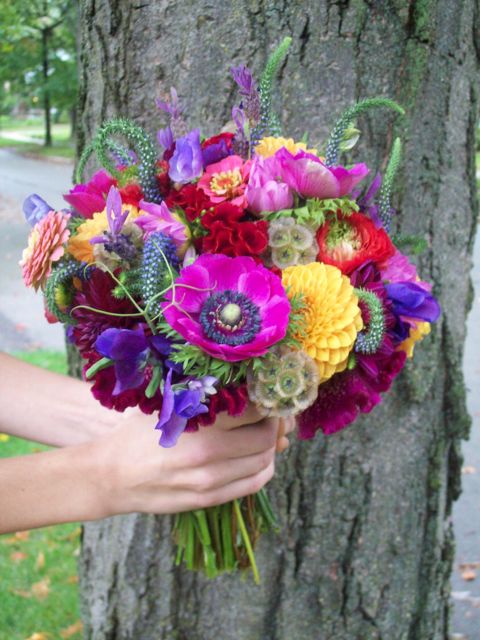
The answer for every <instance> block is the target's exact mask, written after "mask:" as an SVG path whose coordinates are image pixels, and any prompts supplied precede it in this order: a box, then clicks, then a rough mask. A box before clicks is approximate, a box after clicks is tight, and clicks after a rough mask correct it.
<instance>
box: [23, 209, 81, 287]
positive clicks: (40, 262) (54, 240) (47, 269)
mask: <svg viewBox="0 0 480 640" xmlns="http://www.w3.org/2000/svg"><path fill="white" fill-rule="evenodd" d="M69 219H70V215H69V214H66V213H64V212H63V211H50V212H49V213H47V215H46V216H45V217H44V218H42V219H41V220H40V222H37V224H36V225H35V226H34V227H33V229H32V231H31V233H30V236H29V238H28V246H27V248H26V249H24V251H23V255H22V259H21V260H20V266H21V267H22V275H23V280H24V282H25V284H26V285H27V287H32V286H33V287H34V288H35V290H37V289H38V288H39V287H43V286H44V284H45V282H46V280H47V278H48V276H49V275H50V273H51V272H52V264H53V263H54V262H56V261H57V260H60V258H61V257H62V256H63V255H64V253H65V248H64V244H65V243H66V242H67V240H68V237H69V235H70V231H69V229H68V228H67V223H68V220H69Z"/></svg>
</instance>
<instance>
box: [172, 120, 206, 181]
mask: <svg viewBox="0 0 480 640" xmlns="http://www.w3.org/2000/svg"><path fill="white" fill-rule="evenodd" d="M202 172H203V156H202V148H201V145H200V129H194V130H193V131H190V133H188V134H187V135H186V136H184V137H183V138H178V140H177V141H176V143H175V151H174V152H173V156H172V157H171V159H170V167H169V170H168V175H169V176H170V179H171V180H173V182H180V183H181V184H186V183H187V182H191V181H192V180H194V179H195V178H198V177H199V176H200V175H202Z"/></svg>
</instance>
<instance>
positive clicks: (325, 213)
mask: <svg viewBox="0 0 480 640" xmlns="http://www.w3.org/2000/svg"><path fill="white" fill-rule="evenodd" d="M289 43H290V39H289V38H287V39H285V41H284V42H283V43H282V44H281V45H280V46H279V47H278V49H277V50H276V51H275V52H274V53H273V55H272V56H271V58H270V59H269V61H268V64H267V66H266V69H265V71H264V73H263V75H262V77H261V80H260V82H259V83H258V84H257V82H256V81H255V80H254V78H253V76H252V74H251V72H250V71H249V70H248V69H247V68H246V67H245V66H243V65H241V66H239V67H236V68H232V73H233V77H234V80H235V82H236V83H237V84H238V87H239V92H240V96H241V102H240V105H239V106H236V107H234V109H233V111H232V118H233V121H232V123H231V124H232V126H231V127H230V128H231V129H233V131H231V132H229V131H226V132H223V133H220V134H218V135H215V136H213V137H210V138H204V137H202V136H201V134H200V130H199V129H193V130H191V131H188V130H187V128H186V125H185V122H184V119H183V114H182V109H181V107H180V105H179V102H178V98H177V94H176V92H175V90H174V89H172V91H171V98H170V100H169V101H166V102H165V101H158V103H157V104H158V108H159V110H160V111H162V112H166V113H167V114H168V116H169V125H168V126H167V127H166V128H164V129H162V130H160V131H159V132H158V135H157V139H158V143H159V147H160V148H158V147H157V146H156V145H155V143H154V142H153V140H152V139H151V138H150V137H149V135H148V134H147V133H146V132H145V131H144V130H143V129H141V128H140V127H138V126H137V125H136V124H134V123H133V122H131V121H129V120H112V121H110V122H107V123H106V124H104V125H103V126H102V127H101V128H100V130H99V132H98V133H97V135H96V136H95V138H94V139H93V141H92V142H91V143H90V144H89V146H87V148H86V149H85V151H84V153H83V155H82V158H81V160H80V162H79V165H78V170H77V175H76V178H77V184H76V186H75V187H74V188H73V189H72V190H71V191H70V192H69V193H68V194H67V195H65V200H66V201H67V202H68V204H69V205H70V208H69V209H65V210H61V211H54V210H52V208H51V207H50V206H49V205H48V204H47V203H46V202H44V201H43V200H42V199H41V198H40V197H39V196H37V195H32V196H30V197H29V198H28V199H27V200H26V202H25V205H24V211H25V214H26V218H27V220H28V222H29V223H30V224H31V225H32V226H33V229H32V232H31V234H30V238H29V241H28V247H27V248H26V249H25V251H24V254H23V259H22V261H21V265H22V268H23V277H24V280H25V283H26V285H27V286H33V287H34V288H35V289H39V288H40V289H41V290H42V292H43V295H44V298H45V304H46V315H47V319H48V320H49V321H51V322H55V321H60V322H62V323H64V324H65V325H66V327H67V336H68V339H69V340H70V341H71V342H72V343H73V344H74V345H76V347H77V348H78V350H79V351H80V353H81V355H82V356H83V358H84V360H85V367H84V375H85V378H86V379H88V380H92V381H93V385H92V393H93V395H94V396H95V398H97V399H98V400H99V401H100V402H101V403H102V404H103V405H105V406H106V407H109V408H111V409H115V410H117V411H123V410H125V408H126V407H132V406H135V407H138V408H139V409H140V410H141V411H143V412H145V413H148V414H156V418H155V420H153V421H152V427H153V426H154V425H155V422H156V425H155V428H156V429H158V430H159V432H160V445H161V446H164V447H171V446H173V445H175V443H176V441H177V439H178V437H179V436H180V435H181V434H182V433H183V432H184V431H193V430H197V429H199V428H204V427H206V426H208V425H210V424H212V423H213V422H214V421H215V419H216V416H217V415H218V413H219V412H222V411H226V412H228V413H229V414H230V415H240V414H241V413H242V412H243V411H244V409H245V407H246V406H247V403H248V402H249V401H250V402H253V403H254V404H255V405H256V407H257V408H258V410H259V412H260V413H261V414H262V415H264V416H296V417H297V423H298V434H299V437H300V438H304V439H306V438H312V437H313V436H314V434H315V433H316V432H317V431H318V430H322V431H323V433H325V434H332V433H334V432H336V431H338V430H340V429H343V428H344V427H346V426H347V425H348V424H350V423H351V422H353V421H354V420H355V418H356V417H357V416H358V414H359V413H366V412H369V411H371V410H372V408H373V407H374V406H375V405H376V404H378V403H379V402H380V400H381V395H380V394H381V393H382V392H385V391H387V390H388V389H389V388H390V386H391V384H392V381H393V379H394V378H395V376H396V375H397V374H398V373H399V372H400V371H401V369H402V367H403V366H404V363H405V359H406V357H407V356H411V355H412V353H413V347H414V344H415V342H416V341H418V340H420V339H421V338H422V337H423V336H424V335H426V334H427V333H428V332H429V330H430V323H431V322H434V321H435V320H436V319H437V318H438V315H439V313H440V309H439V306H438V303H437V302H436V300H435V298H434V297H433V296H432V294H431V286H430V285H429V284H428V283H426V282H423V281H421V280H420V278H419V276H418V275H417V272H416V269H415V267H414V266H413V265H412V264H411V263H410V262H409V260H408V258H407V257H406V256H405V255H403V254H402V253H401V252H400V251H399V249H398V248H396V246H395V244H394V242H393V241H392V238H391V237H390V235H389V230H390V224H391V219H392V215H393V214H394V210H393V209H392V206H391V193H392V188H393V185H394V180H395V174H396V170H397V168H398V165H399V160H400V149H401V146H400V142H399V140H396V141H395V143H394V145H393V149H392V153H391V158H390V161H389V163H388V166H387V169H386V172H385V175H384V177H383V179H382V177H380V175H377V176H376V177H374V178H373V181H371V182H370V183H367V186H366V187H364V188H363V189H362V188H361V186H359V185H360V183H362V184H364V183H365V182H366V178H367V176H368V175H369V169H368V167H367V166H366V165H365V164H355V165H353V166H343V165H341V164H339V162H338V157H339V154H340V152H341V151H347V150H348V149H350V148H351V147H353V146H354V144H355V143H356V141H357V139H358V137H359V131H358V130H357V129H355V128H354V122H355V120H356V118H357V117H358V116H359V115H360V114H362V113H363V112H364V111H366V110H367V109H369V108H371V107H387V108H391V109H394V110H395V111H397V112H400V113H402V109H401V108H400V107H399V106H398V105H396V104H395V103H394V102H392V101H390V100H388V99H385V98H373V99H367V100H364V101H361V102H359V103H358V104H356V105H355V106H353V107H351V108H350V109H348V110H347V111H346V112H345V114H344V115H343V116H342V117H341V118H340V120H339V121H338V122H337V124H336V125H335V127H334V129H333V132H332V134H331V136H330V138H329V140H328V141H327V144H326V145H325V148H324V153H323V154H320V153H319V152H318V151H317V148H312V147H311V145H309V144H307V141H306V140H304V141H302V142H294V141H293V140H292V139H286V138H284V137H281V132H280V126H279V122H278V118H277V116H276V114H275V113H274V112H273V110H272V99H271V96H272V84H273V79H274V77H275V74H276V70H277V69H278V67H279V65H280V63H281V62H282V60H283V58H284V57H285V55H286V51H287V48H288V46H289ZM117 135H120V136H122V137H123V138H124V139H126V140H127V141H128V142H129V143H130V144H129V146H128V147H124V146H122V145H121V144H119V143H118V142H116V141H115V140H114V139H113V136H117ZM93 153H95V154H96V156H97V158H98V160H99V161H100V163H101V164H102V165H103V167H104V169H103V170H100V171H98V172H97V173H95V174H94V175H93V177H92V178H91V179H90V180H89V181H87V182H82V176H83V171H84V168H85V166H86V163H87V161H88V159H89V157H90V156H91V155H92V154H93ZM275 526H276V522H275V516H274V514H273V512H272V509H271V507H270V504H269V502H268V499H267V496H266V494H265V492H263V491H261V492H260V493H259V494H257V495H255V496H249V497H247V498H244V499H242V500H236V501H234V502H233V503H230V504H226V505H221V506H218V507H212V508H209V509H206V510H199V511H195V512H193V513H185V514H180V515H179V516H177V518H176V524H175V531H174V535H175V538H176V542H177V545H178V552H177V559H176V560H177V563H180V562H182V561H184V562H185V563H186V564H187V566H188V567H189V568H191V569H203V570H204V571H205V572H206V574H207V575H208V576H209V577H213V576H215V575H217V574H218V573H219V572H221V571H230V570H233V569H235V568H238V567H248V566H250V567H252V568H253V571H254V576H255V579H256V580H258V573H257V569H256V566H255V558H254V554H253V546H254V543H255V541H256V539H257V538H258V535H259V534H260V533H261V532H262V531H264V530H268V529H270V528H274V527H275Z"/></svg>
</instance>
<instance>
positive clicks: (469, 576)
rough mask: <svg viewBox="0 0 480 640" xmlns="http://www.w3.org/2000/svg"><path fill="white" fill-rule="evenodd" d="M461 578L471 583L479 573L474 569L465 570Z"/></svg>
mask: <svg viewBox="0 0 480 640" xmlns="http://www.w3.org/2000/svg"><path fill="white" fill-rule="evenodd" d="M461 576H462V578H463V579H464V580H467V581H468V582H470V581H471V580H475V578H476V577H477V572H476V571H474V570H473V569H464V570H463V571H462V573H461Z"/></svg>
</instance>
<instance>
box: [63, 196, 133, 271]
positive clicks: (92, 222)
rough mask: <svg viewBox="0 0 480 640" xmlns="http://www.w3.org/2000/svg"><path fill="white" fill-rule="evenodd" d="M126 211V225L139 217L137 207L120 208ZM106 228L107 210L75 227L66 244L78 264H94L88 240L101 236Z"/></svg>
mask: <svg viewBox="0 0 480 640" xmlns="http://www.w3.org/2000/svg"><path fill="white" fill-rule="evenodd" d="M126 209H128V211H129V214H128V217H127V220H126V223H127V222H131V221H132V220H135V218H138V216H139V215H140V212H139V211H138V209H137V207H134V206H133V205H131V204H124V205H123V206H122V211H125V210H126ZM108 228H109V226H108V220H107V210H106V209H104V210H103V211H100V212H99V213H94V214H93V217H92V218H89V219H88V220H85V222H82V224H81V225H79V226H78V227H77V231H76V233H75V235H73V236H71V238H70V241H69V243H68V247H67V250H68V252H69V253H70V254H71V255H72V256H73V257H74V258H76V259H77V260H80V262H87V263H88V264H90V263H92V262H94V261H95V258H94V255H93V245H92V244H90V240H91V239H92V238H95V237H96V236H101V235H102V234H103V232H104V231H107V230H108Z"/></svg>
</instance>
